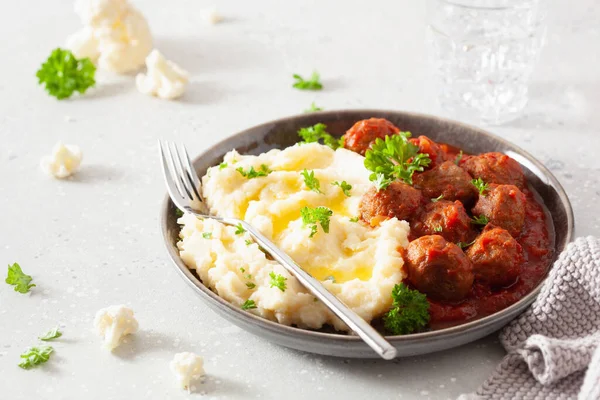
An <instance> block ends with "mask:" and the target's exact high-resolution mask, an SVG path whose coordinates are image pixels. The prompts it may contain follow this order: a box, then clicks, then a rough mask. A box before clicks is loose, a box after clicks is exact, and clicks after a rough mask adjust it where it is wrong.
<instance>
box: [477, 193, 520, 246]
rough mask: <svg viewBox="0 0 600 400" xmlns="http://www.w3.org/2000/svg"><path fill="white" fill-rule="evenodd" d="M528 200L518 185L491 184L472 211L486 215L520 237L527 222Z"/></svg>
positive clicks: (497, 224)
mask: <svg viewBox="0 0 600 400" xmlns="http://www.w3.org/2000/svg"><path fill="white" fill-rule="evenodd" d="M526 202H527V199H526V197H525V195H524V194H523V192H521V191H520V190H519V188H518V187H516V186H514V185H494V184H491V185H489V188H488V189H487V190H486V191H485V192H484V193H483V194H482V195H480V196H479V200H477V203H475V207H473V209H472V210H471V211H472V212H473V215H485V216H486V217H487V219H488V221H489V222H490V223H492V224H493V225H496V226H499V227H500V228H504V229H506V230H507V231H508V233H510V234H511V235H512V236H514V237H518V236H519V235H520V234H521V230H522V229H523V225H524V224H525V203H526Z"/></svg>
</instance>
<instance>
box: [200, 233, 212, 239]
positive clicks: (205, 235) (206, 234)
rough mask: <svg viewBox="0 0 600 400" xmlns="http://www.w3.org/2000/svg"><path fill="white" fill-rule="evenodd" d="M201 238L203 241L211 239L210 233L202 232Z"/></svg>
mask: <svg viewBox="0 0 600 400" xmlns="http://www.w3.org/2000/svg"><path fill="white" fill-rule="evenodd" d="M202 237H203V238H204V239H211V238H212V232H202Z"/></svg>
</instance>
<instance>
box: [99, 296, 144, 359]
mask: <svg viewBox="0 0 600 400" xmlns="http://www.w3.org/2000/svg"><path fill="white" fill-rule="evenodd" d="M138 326H139V325H138V322H137V320H136V319H135V317H134V315H133V310H132V309H130V308H128V307H125V306H123V305H120V306H110V307H106V308H103V309H101V310H98V312H97V313H96V317H95V318H94V327H95V328H96V332H97V333H98V335H100V336H103V337H104V345H105V346H106V348H108V349H109V350H113V349H114V348H116V347H117V346H118V345H119V344H120V342H121V339H122V338H123V337H124V336H126V335H129V334H132V333H136V332H137V330H138Z"/></svg>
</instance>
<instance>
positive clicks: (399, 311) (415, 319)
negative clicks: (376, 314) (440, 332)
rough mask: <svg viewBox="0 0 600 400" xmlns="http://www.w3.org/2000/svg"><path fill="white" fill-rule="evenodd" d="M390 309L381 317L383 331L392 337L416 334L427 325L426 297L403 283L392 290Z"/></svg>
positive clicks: (427, 303) (427, 309) (427, 306)
mask: <svg viewBox="0 0 600 400" xmlns="http://www.w3.org/2000/svg"><path fill="white" fill-rule="evenodd" d="M392 299H393V301H392V308H391V309H390V311H388V313H387V314H386V315H385V316H384V317H383V323H384V326H385V329H387V330H388V331H389V332H391V333H392V334H394V335H406V334H409V333H413V332H417V331H420V330H421V329H423V328H424V327H426V326H427V324H428V323H429V302H428V301H427V296H425V295H424V294H423V293H420V292H419V291H417V290H412V289H410V288H409V287H408V286H406V285H405V284H403V283H400V284H398V285H395V286H394V289H393V290H392Z"/></svg>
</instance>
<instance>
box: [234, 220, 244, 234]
mask: <svg viewBox="0 0 600 400" xmlns="http://www.w3.org/2000/svg"><path fill="white" fill-rule="evenodd" d="M235 227H236V230H235V234H236V235H241V234H242V233H244V232H246V230H245V229H244V227H243V226H242V223H241V222H240V223H239V224H237V225H236V226H235Z"/></svg>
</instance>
